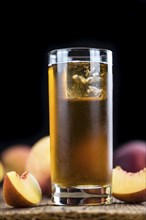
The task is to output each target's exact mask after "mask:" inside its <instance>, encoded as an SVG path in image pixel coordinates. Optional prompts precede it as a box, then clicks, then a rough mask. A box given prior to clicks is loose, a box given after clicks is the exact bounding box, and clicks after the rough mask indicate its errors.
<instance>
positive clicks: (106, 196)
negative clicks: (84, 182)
mask: <svg viewBox="0 0 146 220" xmlns="http://www.w3.org/2000/svg"><path fill="white" fill-rule="evenodd" d="M52 202H53V203H54V204H56V205H103V204H111V203H112V195H111V186H110V185H108V186H103V187H101V186H79V187H71V188H65V187H60V186H59V185H57V184H54V185H53V186H52Z"/></svg>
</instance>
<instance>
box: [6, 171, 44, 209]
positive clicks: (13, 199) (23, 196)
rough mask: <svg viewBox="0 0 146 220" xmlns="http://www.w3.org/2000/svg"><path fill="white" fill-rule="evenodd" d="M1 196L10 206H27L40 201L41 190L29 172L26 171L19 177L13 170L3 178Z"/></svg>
mask: <svg viewBox="0 0 146 220" xmlns="http://www.w3.org/2000/svg"><path fill="white" fill-rule="evenodd" d="M3 197H4V200H5V202H6V203H7V204H8V205H10V206H13V207H29V206H33V205H37V204H38V203H39V202H40V201H41V198H42V192H41V188H40V186H39V183H38V181H37V180H36V178H35V177H34V176H33V175H32V174H31V173H29V172H27V171H26V172H24V173H23V174H22V176H21V177H20V176H19V174H17V173H16V172H15V171H11V172H8V173H7V174H6V175H5V178H4V184H3Z"/></svg>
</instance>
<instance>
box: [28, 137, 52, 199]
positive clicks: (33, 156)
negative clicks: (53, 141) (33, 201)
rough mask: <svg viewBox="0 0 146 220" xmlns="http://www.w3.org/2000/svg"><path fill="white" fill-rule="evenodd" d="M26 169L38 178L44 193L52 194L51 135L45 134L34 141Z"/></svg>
mask: <svg viewBox="0 0 146 220" xmlns="http://www.w3.org/2000/svg"><path fill="white" fill-rule="evenodd" d="M26 170H28V171H29V172H31V173H32V174H33V175H34V176H35V177H36V179H37V180H38V182H39V184H40V187H41V189H42V193H43V194H44V195H46V196H50V195H51V177H50V137H49V136H45V137H42V138H40V139H39V140H38V141H36V142H35V143H34V145H33V146H32V148H31V151H30V154H29V157H28V159H27V163H26Z"/></svg>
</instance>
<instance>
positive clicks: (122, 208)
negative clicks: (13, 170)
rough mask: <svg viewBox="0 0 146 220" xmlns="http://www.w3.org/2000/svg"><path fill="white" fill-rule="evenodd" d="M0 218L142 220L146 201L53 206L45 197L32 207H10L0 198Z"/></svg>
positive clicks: (6, 219)
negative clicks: (140, 202)
mask: <svg viewBox="0 0 146 220" xmlns="http://www.w3.org/2000/svg"><path fill="white" fill-rule="evenodd" d="M0 207H1V210H0V220H29V219H32V220H87V219H88V220H107V219H108V220H144V219H146V203H142V204H124V203H121V202H118V201H115V202H114V203H113V204H112V205H107V206H105V205H103V206H55V205H53V204H52V203H51V201H50V200H49V199H47V198H45V199H43V200H42V202H41V204H40V205H39V206H36V207H32V208H19V209H17V208H11V207H9V206H7V205H6V204H5V203H4V202H3V200H2V199H1V203H0Z"/></svg>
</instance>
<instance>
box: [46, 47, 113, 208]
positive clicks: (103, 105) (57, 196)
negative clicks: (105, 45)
mask: <svg viewBox="0 0 146 220" xmlns="http://www.w3.org/2000/svg"><path fill="white" fill-rule="evenodd" d="M48 59H49V60H48V75H49V77H48V78H49V111H50V141H51V179H52V201H53V202H54V203H55V204H58V205H64V204H67V205H77V204H80V205H83V204H88V205H91V204H92V205H97V204H110V203H111V201H112V196H111V177H112V52H111V51H110V50H106V49H96V48H66V49H58V50H53V51H51V52H50V53H49V54H48Z"/></svg>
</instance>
